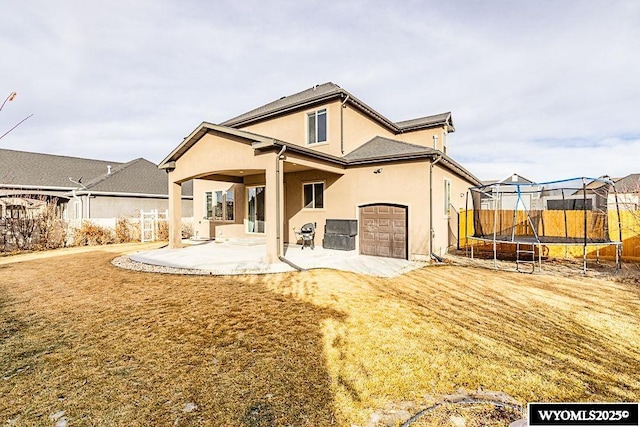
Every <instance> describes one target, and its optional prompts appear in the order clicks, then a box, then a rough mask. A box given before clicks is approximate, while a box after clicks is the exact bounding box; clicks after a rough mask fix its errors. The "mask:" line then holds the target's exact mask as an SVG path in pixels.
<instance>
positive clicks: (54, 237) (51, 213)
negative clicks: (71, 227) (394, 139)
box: [36, 200, 67, 250]
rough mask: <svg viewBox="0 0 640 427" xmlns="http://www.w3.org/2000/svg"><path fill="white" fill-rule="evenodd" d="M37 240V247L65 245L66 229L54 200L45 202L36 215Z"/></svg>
mask: <svg viewBox="0 0 640 427" xmlns="http://www.w3.org/2000/svg"><path fill="white" fill-rule="evenodd" d="M37 221H38V225H37V228H38V241H37V244H36V248H37V249H41V250H46V249H57V248H61V247H63V246H64V245H65V242H66V240H67V229H66V226H65V223H64V221H63V220H62V219H61V218H60V209H59V207H58V203H57V201H56V200H51V201H49V202H47V204H46V205H45V207H44V209H42V210H41V211H40V212H39V214H38V216H37Z"/></svg>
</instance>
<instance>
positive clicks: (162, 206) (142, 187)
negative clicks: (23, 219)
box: [0, 149, 192, 220]
mask: <svg viewBox="0 0 640 427" xmlns="http://www.w3.org/2000/svg"><path fill="white" fill-rule="evenodd" d="M191 199H192V197H191V189H190V184H188V185H187V186H186V191H185V195H184V197H183V201H182V204H183V210H182V212H183V214H184V215H185V216H191V215H192V210H191V207H192V201H191ZM49 201H55V202H56V203H57V204H58V206H59V208H60V216H61V217H62V218H63V219H65V220H74V219H97V218H100V219H102V218H117V217H125V216H139V214H140V211H141V210H152V209H158V210H161V211H164V210H166V209H167V207H168V191H167V176H166V173H165V172H164V171H161V170H159V169H158V167H157V166H156V165H155V164H153V163H151V162H149V161H148V160H145V159H142V158H140V159H135V160H132V161H130V162H128V163H119V162H107V161H103V160H92V159H82V158H77V157H67V156H56V155H50V154H41V153H29V152H25V151H15V150H4V149H0V216H3V217H6V216H13V217H19V216H21V215H25V214H27V213H28V212H33V211H37V210H38V209H41V208H42V206H44V205H45V204H46V203H47V202H49Z"/></svg>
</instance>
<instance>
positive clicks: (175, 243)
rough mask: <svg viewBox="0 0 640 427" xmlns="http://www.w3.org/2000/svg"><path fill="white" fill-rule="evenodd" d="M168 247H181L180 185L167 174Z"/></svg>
mask: <svg viewBox="0 0 640 427" xmlns="http://www.w3.org/2000/svg"><path fill="white" fill-rule="evenodd" d="M169 247H170V248H180V247H182V185H181V184H179V183H177V182H171V175H170V174H169Z"/></svg>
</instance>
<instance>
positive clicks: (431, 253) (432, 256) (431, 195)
mask: <svg viewBox="0 0 640 427" xmlns="http://www.w3.org/2000/svg"><path fill="white" fill-rule="evenodd" d="M440 160H442V154H440V155H439V156H438V158H437V159H436V160H435V161H433V159H432V160H431V163H430V164H429V256H430V257H431V258H434V259H436V260H437V261H439V262H442V258H441V257H439V256H438V255H436V254H434V253H433V238H434V236H435V234H436V232H435V230H434V229H433V166H434V165H436V164H438V162H439V161H440Z"/></svg>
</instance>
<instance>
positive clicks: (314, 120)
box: [307, 108, 327, 144]
mask: <svg viewBox="0 0 640 427" xmlns="http://www.w3.org/2000/svg"><path fill="white" fill-rule="evenodd" d="M321 142H327V109H326V108H323V109H322V110H317V111H314V112H312V113H308V114H307V144H318V143H321Z"/></svg>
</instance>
